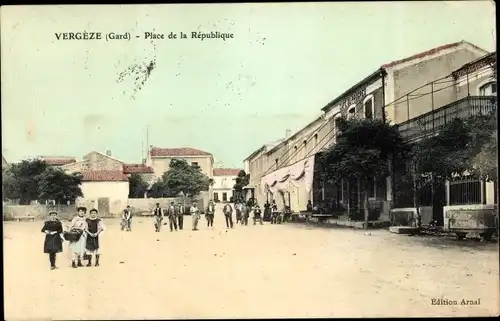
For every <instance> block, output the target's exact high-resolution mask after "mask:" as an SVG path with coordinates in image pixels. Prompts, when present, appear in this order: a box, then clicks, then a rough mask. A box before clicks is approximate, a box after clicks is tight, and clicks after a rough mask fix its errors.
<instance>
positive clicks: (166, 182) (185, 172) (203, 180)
mask: <svg viewBox="0 0 500 321" xmlns="http://www.w3.org/2000/svg"><path fill="white" fill-rule="evenodd" d="M212 184H213V180H212V179H211V178H209V177H208V176H207V175H205V174H203V172H202V171H201V168H200V167H199V166H192V165H189V164H188V163H187V162H186V161H185V160H179V159H172V161H171V162H170V168H169V170H168V171H166V172H165V173H163V175H162V177H161V179H159V180H158V181H156V182H155V183H154V184H153V186H152V187H151V194H152V195H154V197H172V196H177V195H179V194H180V193H181V192H183V193H184V195H188V196H190V197H194V196H196V195H198V194H199V193H200V192H201V191H208V188H209V186H210V185H212ZM160 195H161V196H160Z"/></svg>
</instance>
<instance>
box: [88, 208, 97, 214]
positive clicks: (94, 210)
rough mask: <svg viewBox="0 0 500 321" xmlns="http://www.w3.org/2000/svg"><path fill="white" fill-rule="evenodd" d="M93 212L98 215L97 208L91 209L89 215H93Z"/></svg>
mask: <svg viewBox="0 0 500 321" xmlns="http://www.w3.org/2000/svg"><path fill="white" fill-rule="evenodd" d="M92 212H95V213H96V214H97V213H98V212H97V209H95V208H93V209H91V210H90V212H89V213H92Z"/></svg>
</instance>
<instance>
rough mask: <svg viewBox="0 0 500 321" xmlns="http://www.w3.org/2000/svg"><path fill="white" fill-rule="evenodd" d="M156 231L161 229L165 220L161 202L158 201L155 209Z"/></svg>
mask: <svg viewBox="0 0 500 321" xmlns="http://www.w3.org/2000/svg"><path fill="white" fill-rule="evenodd" d="M153 217H154V225H155V232H160V231H161V225H162V222H163V209H162V208H161V207H160V203H156V208H155V209H154V210H153Z"/></svg>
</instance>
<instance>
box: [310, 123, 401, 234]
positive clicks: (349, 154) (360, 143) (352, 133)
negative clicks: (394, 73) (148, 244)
mask: <svg viewBox="0 0 500 321" xmlns="http://www.w3.org/2000/svg"><path fill="white" fill-rule="evenodd" d="M338 126H339V131H340V134H339V135H338V137H337V143H336V144H334V145H333V146H332V147H330V148H329V149H328V150H326V151H325V152H324V153H322V155H321V156H320V157H319V164H320V166H321V168H323V171H322V174H321V176H322V179H323V180H324V181H327V182H329V183H333V184H337V183H339V182H340V181H341V180H342V179H355V180H357V181H358V182H359V183H360V185H361V189H362V190H363V195H364V197H363V209H364V221H365V224H364V226H365V228H368V215H369V213H368V193H367V191H368V187H369V186H371V184H370V183H371V181H372V180H373V179H379V178H384V177H387V176H388V175H389V166H388V162H389V159H391V158H393V157H394V158H397V157H401V156H403V155H405V154H406V153H407V151H408V149H407V147H406V146H405V144H404V142H403V139H402V137H401V135H400V133H399V131H398V129H397V127H396V126H394V125H389V124H387V123H384V122H383V121H381V120H378V119H376V120H372V119H361V120H360V119H355V118H354V119H350V120H347V119H345V118H341V119H340V120H339V122H338Z"/></svg>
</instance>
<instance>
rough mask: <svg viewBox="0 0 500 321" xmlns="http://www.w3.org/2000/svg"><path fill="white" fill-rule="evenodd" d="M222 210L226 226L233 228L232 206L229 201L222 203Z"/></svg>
mask: <svg viewBox="0 0 500 321" xmlns="http://www.w3.org/2000/svg"><path fill="white" fill-rule="evenodd" d="M223 212H224V216H225V217H226V227H227V228H229V227H231V228H233V208H232V207H231V205H230V204H229V202H226V204H225V205H224V209H223Z"/></svg>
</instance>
